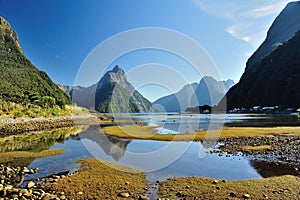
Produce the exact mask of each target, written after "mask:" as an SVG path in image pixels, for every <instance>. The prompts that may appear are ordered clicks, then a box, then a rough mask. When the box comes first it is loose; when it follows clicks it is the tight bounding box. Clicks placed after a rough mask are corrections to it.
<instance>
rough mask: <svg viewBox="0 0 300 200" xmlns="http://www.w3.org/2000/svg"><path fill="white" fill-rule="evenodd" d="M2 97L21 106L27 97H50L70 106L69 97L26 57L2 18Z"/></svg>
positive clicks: (0, 55) (0, 36) (0, 40)
mask: <svg viewBox="0 0 300 200" xmlns="http://www.w3.org/2000/svg"><path fill="white" fill-rule="evenodd" d="M0 74H1V76H0V98H3V99H4V100H6V101H12V102H17V103H22V102H23V101H24V99H26V98H28V96H32V95H34V96H35V97H43V96H50V97H53V98H55V100H56V104H57V105H59V106H63V105H65V104H70V103H71V102H70V98H69V97H68V95H67V94H65V93H64V92H63V91H62V90H60V88H59V87H58V86H57V85H56V84H55V83H53V82H52V80H51V79H50V78H49V76H48V75H47V74H46V73H45V72H43V71H39V70H38V69H37V68H36V67H34V66H33V64H32V63H31V62H30V61H29V60H28V59H27V58H26V57H25V55H24V54H23V51H22V48H21V45H20V42H19V40H18V35H17V34H16V32H15V31H14V30H13V29H12V27H11V26H10V24H9V23H8V22H7V20H5V19H4V18H3V17H1V16H0Z"/></svg>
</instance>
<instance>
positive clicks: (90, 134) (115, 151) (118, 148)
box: [78, 126, 131, 161]
mask: <svg viewBox="0 0 300 200" xmlns="http://www.w3.org/2000/svg"><path fill="white" fill-rule="evenodd" d="M78 137H79V138H80V139H82V140H84V139H88V140H91V141H93V142H95V143H97V145H98V146H99V147H101V148H102V150H103V151H104V152H105V153H106V154H107V155H110V156H112V157H113V159H114V160H115V161H118V160H120V159H121V158H122V157H123V156H124V154H125V152H126V149H127V145H128V144H129V143H130V142H131V141H130V140H123V139H119V138H117V137H113V136H107V135H105V134H104V133H103V132H102V131H101V129H100V128H99V126H90V127H89V128H88V129H87V130H85V131H83V132H81V133H79V134H78Z"/></svg>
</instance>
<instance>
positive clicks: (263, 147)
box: [241, 145, 272, 151]
mask: <svg viewBox="0 0 300 200" xmlns="http://www.w3.org/2000/svg"><path fill="white" fill-rule="evenodd" d="M271 148H272V146H271V145H260V146H242V147H241V149H242V150H244V151H262V150H266V149H271Z"/></svg>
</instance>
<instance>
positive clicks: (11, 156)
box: [0, 149, 63, 167]
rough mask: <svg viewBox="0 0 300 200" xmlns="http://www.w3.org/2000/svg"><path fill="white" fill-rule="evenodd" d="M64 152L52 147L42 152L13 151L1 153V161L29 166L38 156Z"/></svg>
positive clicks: (13, 164)
mask: <svg viewBox="0 0 300 200" xmlns="http://www.w3.org/2000/svg"><path fill="white" fill-rule="evenodd" d="M59 154H63V150H60V149H52V150H44V151H41V152H30V151H12V152H4V153H0V163H2V164H9V165H12V166H16V167H17V166H28V165H29V164H30V163H31V162H32V161H33V160H35V159H36V158H43V157H49V156H55V155H59Z"/></svg>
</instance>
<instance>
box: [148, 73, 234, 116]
mask: <svg viewBox="0 0 300 200" xmlns="http://www.w3.org/2000/svg"><path fill="white" fill-rule="evenodd" d="M233 85H234V81H233V80H230V79H229V80H227V81H217V80H215V79H214V78H212V77H209V76H205V77H203V78H202V79H201V80H200V82H199V84H198V83H193V84H187V85H185V86H184V87H183V88H182V89H181V90H180V91H178V92H177V93H175V94H171V95H168V96H165V97H162V98H159V99H158V100H156V101H154V102H153V105H154V106H155V107H157V109H160V111H166V112H182V111H185V109H186V108H188V107H196V106H200V105H211V106H214V105H216V104H218V102H219V101H220V100H221V99H222V98H223V96H224V95H225V94H226V92H227V91H228V90H229V88H230V87H232V86H233Z"/></svg>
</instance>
